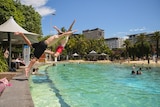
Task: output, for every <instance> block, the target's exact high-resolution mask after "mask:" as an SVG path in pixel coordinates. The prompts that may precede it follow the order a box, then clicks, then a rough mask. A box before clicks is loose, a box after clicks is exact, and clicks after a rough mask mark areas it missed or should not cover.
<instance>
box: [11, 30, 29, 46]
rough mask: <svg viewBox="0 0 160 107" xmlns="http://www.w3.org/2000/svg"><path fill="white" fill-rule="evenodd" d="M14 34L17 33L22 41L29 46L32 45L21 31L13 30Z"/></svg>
mask: <svg viewBox="0 0 160 107" xmlns="http://www.w3.org/2000/svg"><path fill="white" fill-rule="evenodd" d="M14 35H19V36H21V37H22V38H23V39H24V41H25V42H26V43H27V44H28V45H29V46H30V47H32V43H31V42H30V40H29V39H28V38H27V37H26V36H25V35H24V34H23V33H22V32H15V33H14Z"/></svg>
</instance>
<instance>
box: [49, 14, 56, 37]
mask: <svg viewBox="0 0 160 107" xmlns="http://www.w3.org/2000/svg"><path fill="white" fill-rule="evenodd" d="M52 15H56V14H55V13H52V14H51V19H50V21H51V23H50V34H52Z"/></svg>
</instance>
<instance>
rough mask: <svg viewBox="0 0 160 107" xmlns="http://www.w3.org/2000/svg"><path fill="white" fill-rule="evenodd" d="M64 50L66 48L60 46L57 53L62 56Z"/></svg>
mask: <svg viewBox="0 0 160 107" xmlns="http://www.w3.org/2000/svg"><path fill="white" fill-rule="evenodd" d="M63 49H64V47H63V46H61V45H60V46H58V47H57V49H56V52H58V53H59V54H61V53H62V51H63Z"/></svg>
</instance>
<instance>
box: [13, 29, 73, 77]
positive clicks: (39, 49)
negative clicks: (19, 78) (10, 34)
mask: <svg viewBox="0 0 160 107" xmlns="http://www.w3.org/2000/svg"><path fill="white" fill-rule="evenodd" d="M74 32H76V31H67V32H63V33H61V34H59V35H54V36H51V37H49V38H48V39H46V40H45V41H40V42H38V43H33V44H32V43H31V42H30V41H29V39H28V38H27V37H26V36H25V35H24V34H23V33H22V32H15V33H14V35H19V36H21V37H22V38H23V39H24V41H25V42H26V43H27V44H28V45H29V46H30V47H32V48H34V58H33V59H32V60H31V62H30V63H29V65H28V67H27V68H25V72H26V77H28V72H29V71H30V69H31V68H32V66H33V65H34V64H35V62H36V61H37V59H39V58H40V56H41V55H42V54H43V53H44V51H45V50H46V49H47V47H48V46H49V45H50V44H52V42H54V40H55V39H57V38H60V37H61V36H70V35H71V34H73V33H74Z"/></svg>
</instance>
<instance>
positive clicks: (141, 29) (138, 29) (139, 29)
mask: <svg viewBox="0 0 160 107" xmlns="http://www.w3.org/2000/svg"><path fill="white" fill-rule="evenodd" d="M144 30H146V28H145V27H142V28H136V29H130V30H129V31H130V32H138V31H144Z"/></svg>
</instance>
